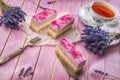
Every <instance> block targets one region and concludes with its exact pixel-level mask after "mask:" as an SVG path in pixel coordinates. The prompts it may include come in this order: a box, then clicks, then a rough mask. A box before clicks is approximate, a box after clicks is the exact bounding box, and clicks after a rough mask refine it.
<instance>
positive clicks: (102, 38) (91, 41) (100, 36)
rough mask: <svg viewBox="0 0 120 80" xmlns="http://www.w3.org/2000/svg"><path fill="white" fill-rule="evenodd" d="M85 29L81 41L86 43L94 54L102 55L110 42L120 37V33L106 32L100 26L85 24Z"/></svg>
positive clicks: (87, 47)
mask: <svg viewBox="0 0 120 80" xmlns="http://www.w3.org/2000/svg"><path fill="white" fill-rule="evenodd" d="M85 26H86V28H85V30H83V34H82V38H81V42H84V43H85V44H86V46H85V47H86V49H87V50H89V51H92V52H93V53H94V54H98V55H102V54H103V53H104V50H105V49H106V48H107V47H109V46H110V44H111V43H112V42H113V41H114V40H117V39H119V38H120V33H115V32H114V33H113V32H106V31H104V30H102V29H100V27H92V26H88V25H85Z"/></svg>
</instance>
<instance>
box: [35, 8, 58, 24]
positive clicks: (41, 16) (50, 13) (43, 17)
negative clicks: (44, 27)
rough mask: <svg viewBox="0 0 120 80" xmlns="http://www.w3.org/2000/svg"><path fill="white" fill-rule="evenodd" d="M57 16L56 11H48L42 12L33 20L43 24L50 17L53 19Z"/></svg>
mask: <svg viewBox="0 0 120 80" xmlns="http://www.w3.org/2000/svg"><path fill="white" fill-rule="evenodd" d="M55 14H57V12H56V10H54V9H47V10H44V11H41V12H39V13H38V14H36V15H34V16H33V19H34V20H35V21H37V22H41V21H43V20H46V19H47V18H49V17H52V16H53V15H55Z"/></svg>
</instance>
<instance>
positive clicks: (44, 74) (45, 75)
mask: <svg viewBox="0 0 120 80" xmlns="http://www.w3.org/2000/svg"><path fill="white" fill-rule="evenodd" d="M50 1H51V0H46V1H44V0H42V1H41V2H40V5H39V6H42V7H45V8H50V7H52V6H53V4H52V5H50V4H47V2H50ZM41 10H42V9H41V8H38V10H37V12H39V11H41ZM48 50H49V53H48V54H47V52H46V51H48ZM39 54H40V56H38V57H39V60H38V62H37V65H36V68H35V74H34V76H33V80H38V79H39V78H40V79H41V80H49V79H50V77H51V72H52V67H53V64H54V60H55V55H54V47H49V46H48V47H42V48H41V52H40V53H39ZM44 57H46V60H44ZM43 60H44V63H43ZM49 61H50V62H49ZM48 66H49V67H48ZM44 70H45V71H44Z"/></svg>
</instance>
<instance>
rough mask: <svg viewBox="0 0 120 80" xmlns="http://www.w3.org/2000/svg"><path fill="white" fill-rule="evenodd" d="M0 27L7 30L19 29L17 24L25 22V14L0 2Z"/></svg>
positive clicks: (18, 8) (17, 8) (19, 9)
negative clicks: (4, 27) (3, 26)
mask: <svg viewBox="0 0 120 80" xmlns="http://www.w3.org/2000/svg"><path fill="white" fill-rule="evenodd" d="M0 8H1V12H2V14H1V15H0V26H1V25H2V24H4V25H5V26H6V27H7V28H11V29H19V24H20V23H21V22H23V21H25V16H26V13H25V12H24V11H23V10H21V8H20V7H14V6H10V5H7V4H5V3H4V2H3V1H2V0H0Z"/></svg>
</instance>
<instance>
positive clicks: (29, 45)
mask: <svg viewBox="0 0 120 80" xmlns="http://www.w3.org/2000/svg"><path fill="white" fill-rule="evenodd" d="M40 40H41V38H39V37H35V38H33V39H31V40H30V41H29V42H28V43H27V45H25V46H23V47H22V48H19V49H18V50H16V51H14V52H13V53H11V54H8V55H6V56H4V57H2V58H0V65H2V64H4V63H6V62H8V61H10V60H11V59H13V58H14V57H16V56H18V55H20V54H21V53H22V52H23V51H24V50H25V49H26V48H27V47H31V46H33V45H35V44H36V43H37V42H38V41H40Z"/></svg>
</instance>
